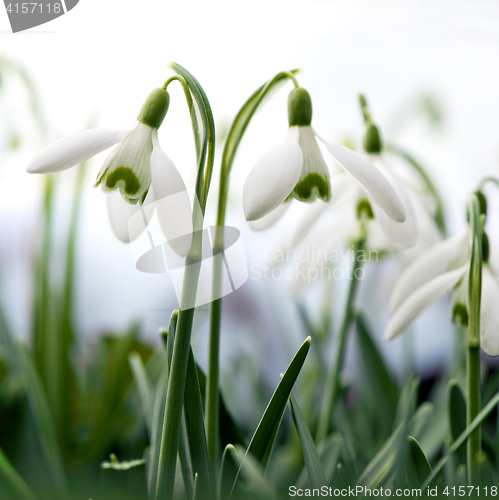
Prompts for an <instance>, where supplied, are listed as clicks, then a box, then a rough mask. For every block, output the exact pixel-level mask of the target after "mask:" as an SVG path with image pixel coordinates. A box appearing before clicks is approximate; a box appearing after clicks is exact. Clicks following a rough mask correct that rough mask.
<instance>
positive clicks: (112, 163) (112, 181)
mask: <svg viewBox="0 0 499 500" xmlns="http://www.w3.org/2000/svg"><path fill="white" fill-rule="evenodd" d="M152 131H153V129H152V128H151V127H149V126H148V125H145V124H143V123H139V124H138V125H137V126H136V127H135V129H134V130H133V131H132V132H131V133H130V134H128V135H127V136H126V137H125V138H124V139H123V141H121V143H120V144H119V145H118V147H117V149H116V150H115V152H114V153H113V154H112V156H111V157H110V158H108V159H107V160H106V162H105V163H104V165H103V167H102V168H101V171H100V172H99V175H98V177H97V182H96V185H100V186H101V188H102V190H103V191H107V192H109V191H115V190H117V189H119V191H120V193H121V195H122V196H123V198H124V199H125V200H126V201H128V202H129V203H133V204H134V203H139V202H142V201H143V199H144V197H145V195H146V194H147V192H148V190H149V187H150V186H151V153H152Z"/></svg>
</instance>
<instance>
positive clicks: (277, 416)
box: [231, 337, 311, 494]
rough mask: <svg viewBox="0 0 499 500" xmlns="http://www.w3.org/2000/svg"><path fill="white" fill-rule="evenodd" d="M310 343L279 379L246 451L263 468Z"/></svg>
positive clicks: (308, 343) (298, 353)
mask: <svg viewBox="0 0 499 500" xmlns="http://www.w3.org/2000/svg"><path fill="white" fill-rule="evenodd" d="M310 342H311V338H310V337H307V339H306V340H305V342H303V344H302V345H301V347H300V348H299V349H298V351H297V352H296V354H295V357H294V358H293V359H292V361H291V363H290V364H289V366H288V369H287V370H286V373H284V375H283V377H282V378H281V382H280V383H279V385H278V386H277V389H276V390H275V392H274V394H273V395H272V398H271V399H270V402H269V404H268V406H267V408H266V409H265V412H264V414H263V416H262V419H261V420H260V423H259V424H258V427H257V429H256V431H255V433H254V434H253V437H252V439H251V442H250V444H249V446H248V449H247V451H246V455H248V454H251V455H252V457H253V458H254V459H256V460H257V461H258V462H260V463H261V464H262V465H263V466H264V467H265V466H266V465H267V461H268V459H269V457H270V453H271V451H272V447H273V445H274V440H275V436H276V434H277V430H278V429H279V425H280V422H281V419H282V415H283V414H284V410H285V408H286V404H287V402H288V399H289V395H290V394H291V390H292V389H293V386H294V384H295V382H296V379H297V378H298V375H299V374H300V371H301V368H302V366H303V363H304V362H305V359H306V357H307V354H308V351H309V349H310ZM240 472H241V467H240V468H239V472H238V473H237V476H236V479H235V480H234V486H233V487H232V491H234V487H235V486H236V483H237V480H238V478H239V476H240ZM231 494H232V493H231Z"/></svg>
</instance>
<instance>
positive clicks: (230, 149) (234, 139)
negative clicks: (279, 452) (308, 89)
mask: <svg viewBox="0 0 499 500" xmlns="http://www.w3.org/2000/svg"><path fill="white" fill-rule="evenodd" d="M294 73H296V70H295V71H291V72H289V71H283V72H281V73H278V74H277V75H276V76H275V77H274V78H273V79H272V80H270V81H269V82H268V83H266V84H264V85H262V86H261V87H260V88H259V89H258V90H257V91H256V92H254V93H253V95H252V96H251V97H250V98H249V99H248V100H247V101H246V102H245V103H244V105H243V106H242V108H241V109H240V110H239V112H238V114H237V115H236V117H235V119H234V121H233V123H232V125H231V127H230V130H229V134H228V136H227V140H226V142H225V146H224V151H223V155H222V164H221V173H220V189H219V195H218V209H217V223H216V226H217V227H216V231H215V238H214V253H215V254H219V253H221V252H223V250H224V244H225V242H224V226H225V214H226V208H227V198H228V193H229V176H230V171H231V169H232V164H233V162H234V159H235V156H236V152H237V148H238V146H239V143H240V142H241V139H242V137H243V135H244V132H245V131H246V128H247V126H248V125H249V122H250V120H251V118H252V117H253V115H254V114H255V111H256V110H257V108H258V106H259V105H260V104H261V102H262V100H263V98H264V97H265V96H266V95H267V94H268V92H269V90H271V89H272V88H273V87H275V85H276V84H278V83H279V82H281V81H283V80H285V79H287V78H289V79H290V80H291V81H292V82H293V84H294V85H295V87H298V83H297V81H296V78H295V77H294ZM221 275H222V259H214V269H213V292H212V293H213V297H220V287H221ZM221 308H222V299H218V298H217V299H215V300H213V301H212V302H211V305H210V334H209V347H208V368H207V373H206V439H207V445H208V456H209V458H210V463H211V466H212V469H213V471H216V470H217V463H218V461H217V453H218V420H219V389H218V386H219V371H220V362H219V358H220V326H221Z"/></svg>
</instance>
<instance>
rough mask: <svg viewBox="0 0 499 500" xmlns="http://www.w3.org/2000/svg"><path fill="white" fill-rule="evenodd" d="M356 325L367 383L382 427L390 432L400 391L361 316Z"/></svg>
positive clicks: (358, 317) (357, 318)
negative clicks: (384, 426) (385, 427)
mask: <svg viewBox="0 0 499 500" xmlns="http://www.w3.org/2000/svg"><path fill="white" fill-rule="evenodd" d="M356 324H357V328H356V331H357V336H358V339H359V347H360V354H361V357H362V363H363V366H364V369H365V374H366V382H367V385H368V387H369V388H370V390H371V392H372V395H373V397H374V400H375V401H376V409H377V411H378V412H379V415H380V425H386V426H387V429H386V430H387V431H388V432H389V431H390V429H391V427H392V425H393V421H394V418H395V412H396V410H397V399H398V389H397V386H396V384H395V382H394V381H393V378H392V376H391V375H390V373H389V372H388V369H387V368H386V365H385V362H384V361H383V358H382V357H381V355H380V353H379V351H378V349H377V348H376V345H375V344H374V342H373V340H372V339H371V336H370V335H369V332H368V330H367V328H366V324H365V321H364V319H363V318H362V316H361V315H358V316H357V317H356Z"/></svg>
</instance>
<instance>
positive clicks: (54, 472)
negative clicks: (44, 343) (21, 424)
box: [17, 341, 67, 500]
mask: <svg viewBox="0 0 499 500" xmlns="http://www.w3.org/2000/svg"><path fill="white" fill-rule="evenodd" d="M17 347H18V353H19V358H20V362H21V366H22V369H23V373H24V374H25V376H26V383H27V394H28V398H29V402H30V407H31V411H32V413H33V418H34V420H35V423H36V426H37V428H38V435H39V438H40V444H41V447H42V450H43V452H44V455H45V457H46V460H47V463H48V465H49V470H50V473H51V476H52V481H51V482H52V485H53V487H54V490H55V492H56V494H57V498H59V499H61V500H62V499H65V498H67V485H66V477H65V473H64V467H63V460H62V456H61V452H60V448H59V442H58V439H57V433H56V429H55V425H54V420H53V417H52V413H51V412H50V408H49V403H48V399H47V396H46V394H45V388H44V387H43V383H42V381H41V379H40V376H39V375H38V373H37V371H36V368H35V365H34V362H33V360H32V359H31V355H30V353H29V352H28V350H27V348H26V347H25V346H24V345H23V344H22V343H21V341H18V342H17Z"/></svg>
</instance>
